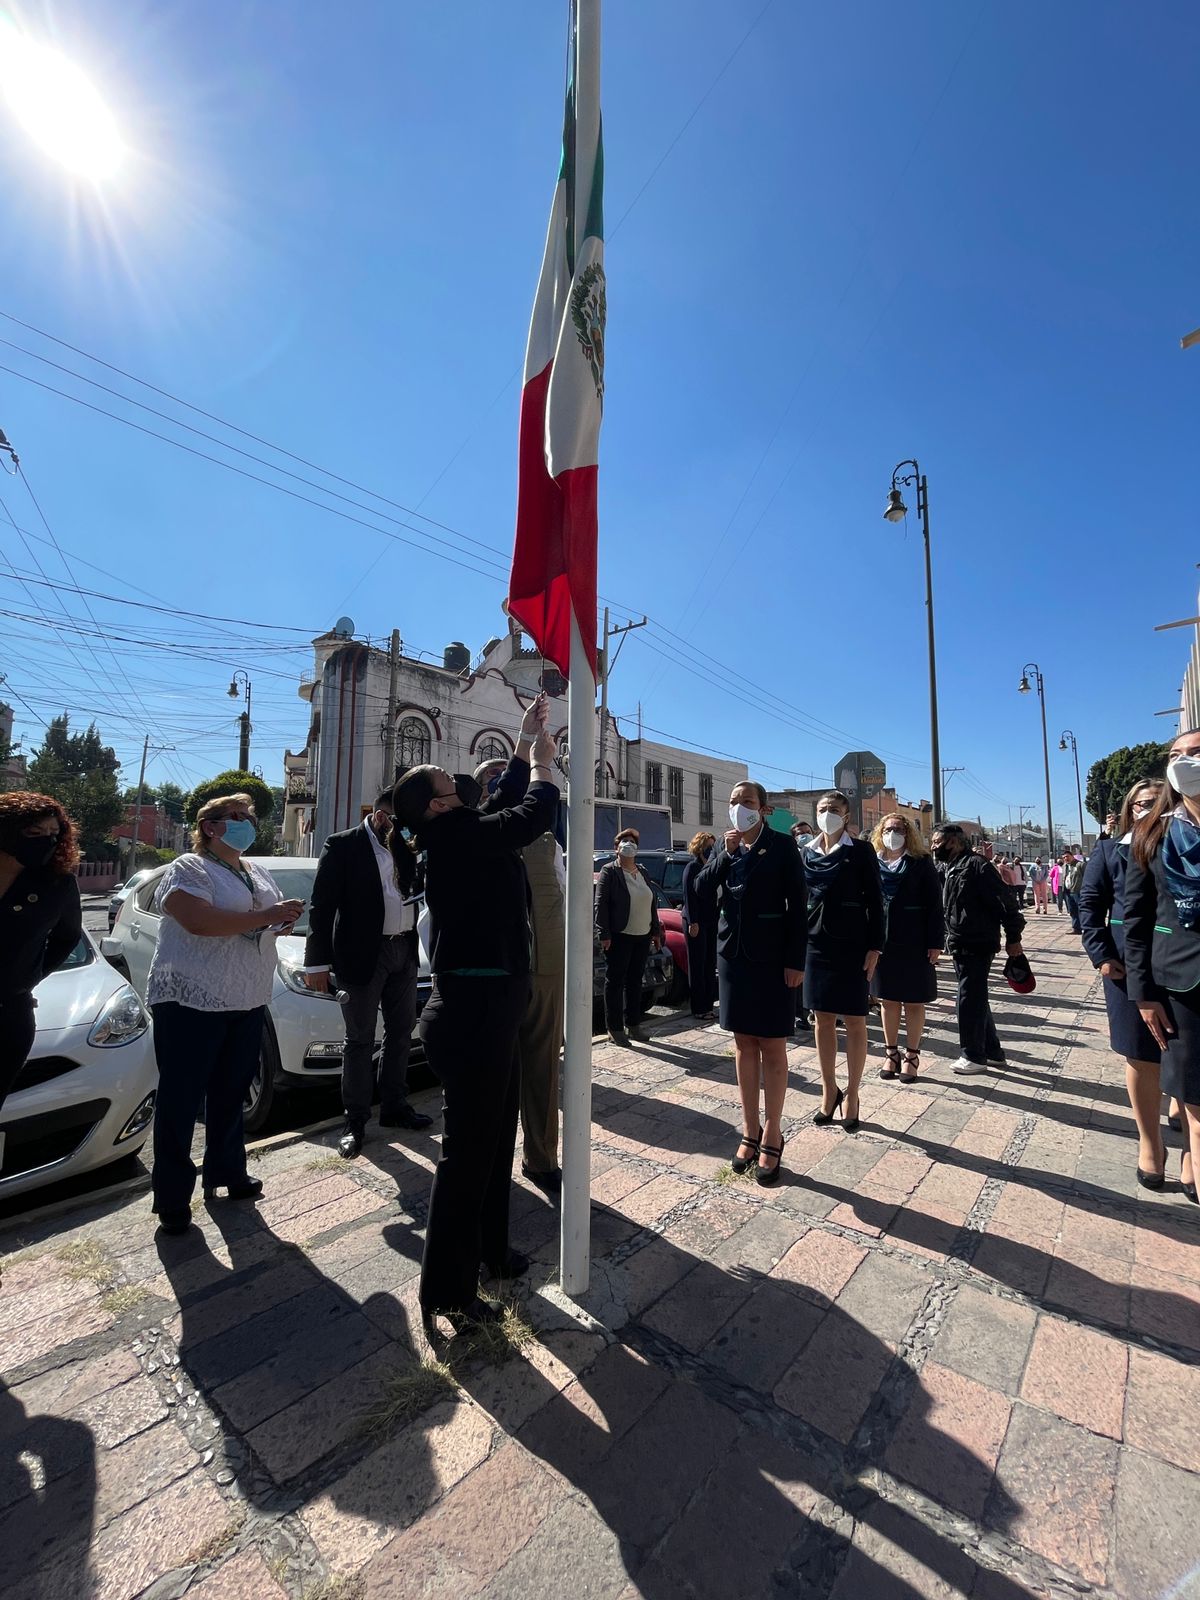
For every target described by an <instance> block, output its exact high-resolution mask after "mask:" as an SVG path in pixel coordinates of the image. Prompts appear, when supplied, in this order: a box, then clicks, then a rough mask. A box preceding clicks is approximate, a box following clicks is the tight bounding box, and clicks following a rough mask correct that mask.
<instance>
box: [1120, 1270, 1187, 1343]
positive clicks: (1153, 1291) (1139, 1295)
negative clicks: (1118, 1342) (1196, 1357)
mask: <svg viewBox="0 0 1200 1600" xmlns="http://www.w3.org/2000/svg"><path fill="white" fill-rule="evenodd" d="M1129 1326H1130V1329H1131V1331H1133V1332H1135V1333H1145V1334H1149V1335H1150V1336H1151V1338H1154V1339H1162V1340H1164V1341H1165V1342H1167V1343H1168V1344H1175V1345H1182V1346H1183V1347H1184V1348H1185V1349H1188V1350H1200V1284H1197V1283H1196V1282H1195V1281H1194V1280H1193V1279H1189V1278H1174V1277H1171V1276H1170V1275H1169V1274H1168V1273H1165V1272H1155V1271H1154V1270H1153V1269H1152V1268H1151V1267H1143V1266H1141V1265H1139V1264H1137V1263H1135V1264H1134V1267H1133V1282H1132V1288H1131V1291H1130V1310H1129Z"/></svg>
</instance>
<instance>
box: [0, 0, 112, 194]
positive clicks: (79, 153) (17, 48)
mask: <svg viewBox="0 0 1200 1600" xmlns="http://www.w3.org/2000/svg"><path fill="white" fill-rule="evenodd" d="M0 90H2V91H3V93H4V98H5V99H6V100H7V101H8V104H9V106H10V107H11V109H12V111H13V114H14V115H15V116H16V117H17V119H18V120H19V121H20V122H21V124H22V125H23V127H24V128H25V131H26V132H27V133H28V134H29V136H30V137H31V138H32V139H34V140H35V141H36V142H37V143H38V144H40V145H41V147H42V149H43V150H45V151H46V152H47V153H48V154H50V155H52V156H53V157H54V158H55V160H57V161H61V162H62V164H63V165H64V166H65V167H68V168H70V170H71V171H72V172H75V173H77V174H78V175H79V176H80V177H83V178H92V179H101V178H110V177H112V176H113V174H114V173H115V172H116V171H117V169H118V167H119V166H120V165H121V160H122V157H123V156H124V154H125V147H124V145H123V144H122V142H121V136H120V133H119V131H118V129H117V124H116V121H115V119H114V117H113V115H112V112H111V111H110V110H109V109H108V107H107V106H106V105H105V103H104V101H103V99H102V98H101V96H100V94H99V92H98V91H97V90H96V88H95V86H94V85H93V84H92V83H90V82H89V81H88V78H87V77H86V75H85V74H84V73H83V72H82V71H81V70H80V69H79V68H78V67H77V66H76V65H75V63H74V62H73V61H68V60H67V58H66V56H64V55H61V54H60V53H59V52H58V51H57V50H52V49H50V48H49V46H47V45H41V44H36V43H34V41H33V40H32V39H28V38H25V37H23V36H22V35H21V34H19V33H17V32H16V31H15V29H12V28H5V29H3V31H0Z"/></svg>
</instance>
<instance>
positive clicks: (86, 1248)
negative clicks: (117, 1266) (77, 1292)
mask: <svg viewBox="0 0 1200 1600" xmlns="http://www.w3.org/2000/svg"><path fill="white" fill-rule="evenodd" d="M55 1254H56V1255H57V1257H58V1259H59V1260H60V1261H61V1262H62V1264H63V1265H64V1266H65V1267H66V1269H67V1276H68V1278H77V1279H86V1280H87V1281H88V1282H89V1283H94V1284H98V1285H99V1287H100V1288H102V1289H104V1288H107V1287H108V1285H109V1284H111V1283H112V1280H113V1264H112V1261H111V1260H110V1258H109V1255H108V1252H107V1251H106V1250H104V1249H103V1248H102V1246H100V1245H98V1244H96V1243H95V1241H94V1240H92V1239H81V1240H80V1241H79V1242H78V1243H77V1244H65V1245H63V1247H62V1249H61V1250H57V1251H56V1252H55Z"/></svg>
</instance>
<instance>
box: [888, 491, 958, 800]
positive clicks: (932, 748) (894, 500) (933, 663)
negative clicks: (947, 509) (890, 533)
mask: <svg viewBox="0 0 1200 1600" xmlns="http://www.w3.org/2000/svg"><path fill="white" fill-rule="evenodd" d="M904 467H911V468H912V471H911V472H909V473H905V474H904V476H903V477H902V476H901V471H902V469H903V468H904ZM901 484H906V485H907V484H915V485H916V488H917V514H918V515H919V516H920V518H921V532H922V534H923V536H924V539H925V621H926V625H927V627H928V631H929V757H930V769H931V773H932V782H933V795H932V800H933V826H934V828H936V827H937V826H938V824H939V823H940V822H942V821H944V820H945V819H944V817H943V815H942V762H941V750H940V746H939V741H938V703H937V655H936V651H935V649H934V634H933V558H932V556H931V554H930V548H929V485H928V482H927V480H926V478H925V475H924V473H923V472H922V471H921V469H920V467H919V466H918V465H917V463H916V462H915V461H901V462H900V463H899V464H898V465H897V466H896V467H895V468H894V470H893V472H892V487H891V490H890V491H889V493H888V502H887V506H886V508H885V510H884V513H883V517H884V521H885V522H903V521H904V519H905V517H906V516H907V515H908V507H907V506H906V505H905V504H904V496H903V495H902V494H901V492H900V485H901Z"/></svg>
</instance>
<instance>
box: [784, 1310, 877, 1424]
mask: <svg viewBox="0 0 1200 1600" xmlns="http://www.w3.org/2000/svg"><path fill="white" fill-rule="evenodd" d="M893 1353H894V1346H893V1345H891V1344H889V1343H887V1342H886V1341H884V1340H881V1339H877V1338H876V1337H875V1336H874V1334H871V1333H868V1331H867V1330H866V1329H865V1328H864V1327H863V1326H862V1325H861V1324H860V1323H858V1322H855V1321H853V1319H851V1318H848V1317H845V1316H843V1315H842V1314H841V1312H839V1311H838V1310H837V1308H836V1307H835V1308H834V1309H833V1310H832V1311H830V1312H828V1313H827V1314H826V1316H825V1318H824V1319H823V1321H822V1323H821V1325H820V1327H819V1328H818V1329H817V1330H816V1332H815V1334H814V1335H813V1337H812V1338H811V1339H810V1341H809V1343H808V1346H807V1348H806V1349H805V1350H804V1352H803V1353H802V1354H801V1356H800V1357H799V1359H798V1360H797V1361H796V1362H794V1363H793V1365H792V1366H791V1367H789V1369H788V1370H787V1372H785V1373H784V1375H783V1377H782V1378H781V1379H780V1380H779V1382H778V1384H777V1385H776V1386H775V1391H774V1398H775V1401H776V1403H777V1404H778V1405H781V1406H783V1408H784V1409H785V1410H786V1411H790V1412H792V1413H793V1415H795V1416H797V1417H801V1418H802V1419H803V1420H804V1421H805V1422H808V1423H810V1424H811V1425H812V1426H813V1427H814V1428H819V1429H820V1430H821V1432H822V1433H827V1434H829V1435H830V1436H831V1437H832V1438H834V1439H837V1440H839V1441H840V1443H842V1444H848V1443H849V1442H850V1440H851V1438H852V1437H853V1435H854V1430H855V1429H856V1428H857V1427H858V1425H859V1423H860V1422H861V1421H862V1419H863V1415H864V1413H865V1412H866V1409H867V1407H868V1406H869V1405H870V1403H871V1400H872V1397H873V1396H874V1394H875V1391H876V1390H877V1389H878V1387H879V1383H880V1380H881V1379H882V1377H883V1375H884V1373H885V1372H886V1371H887V1369H888V1366H889V1365H890V1363H891V1359H892V1355H893Z"/></svg>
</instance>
